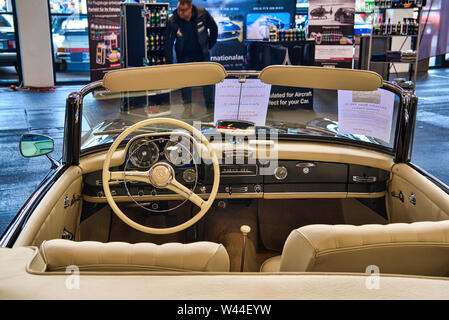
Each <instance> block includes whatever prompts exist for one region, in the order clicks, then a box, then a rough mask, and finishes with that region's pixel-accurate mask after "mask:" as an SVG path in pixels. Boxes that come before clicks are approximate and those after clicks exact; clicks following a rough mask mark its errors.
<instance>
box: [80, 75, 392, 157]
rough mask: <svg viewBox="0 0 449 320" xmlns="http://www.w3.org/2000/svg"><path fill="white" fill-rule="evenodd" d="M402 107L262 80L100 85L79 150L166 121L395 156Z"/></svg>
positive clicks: (88, 104) (376, 94) (387, 99)
mask: <svg viewBox="0 0 449 320" xmlns="http://www.w3.org/2000/svg"><path fill="white" fill-rule="evenodd" d="M399 108H400V98H399V96H398V95H396V94H394V93H393V92H390V91H388V90H386V89H378V90H377V91H373V92H365V91H346V90H318V89H309V88H297V87H279V86H271V85H267V84H264V83H262V82H261V81H260V80H259V79H246V81H245V82H241V81H239V80H238V79H237V78H228V79H225V80H224V81H223V82H221V83H218V84H216V85H212V86H204V87H193V88H176V89H175V88H174V89H168V90H160V91H146V92H132V93H111V92H109V91H107V90H106V89H103V88H101V90H100V89H99V90H96V91H94V92H93V93H89V94H88V95H87V96H86V97H85V98H84V102H83V122H82V131H83V137H82V143H81V149H82V150H81V151H86V150H88V149H90V148H94V147H98V146H101V145H107V144H110V143H112V141H113V140H114V139H115V137H116V136H117V135H118V134H120V133H121V132H122V131H123V130H124V129H126V128H127V127H129V126H131V125H133V124H135V123H137V122H139V121H141V120H144V119H149V118H157V117H164V118H165V117H168V118H174V119H178V120H182V121H184V122H187V123H189V124H191V125H193V126H194V127H196V128H198V129H200V130H201V132H202V133H203V134H205V135H206V136H211V135H214V136H216V135H217V133H218V132H221V134H222V133H223V132H225V133H231V134H232V133H235V132H236V130H237V128H238V130H242V129H244V130H246V131H245V132H246V133H249V134H255V135H257V134H261V133H263V134H265V135H266V134H270V133H273V132H275V133H276V134H277V136H278V138H279V139H304V138H306V139H308V140H310V139H312V140H314V139H318V140H326V141H330V142H333V141H338V142H345V143H352V144H361V145H365V146H374V147H378V148H380V149H383V150H385V151H387V152H394V150H395V140H396V138H395V137H396V130H397V125H398V113H399ZM222 120H227V121H222ZM236 124H237V125H236ZM173 129H179V128H174V127H169V126H160V125H158V126H156V127H151V128H145V130H140V131H138V132H136V135H137V134H142V133H143V132H162V131H170V130H173ZM238 130H237V131H238ZM142 131H143V132H142ZM130 138H132V137H129V139H130Z"/></svg>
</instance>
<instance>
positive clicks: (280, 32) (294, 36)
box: [269, 26, 307, 42]
mask: <svg viewBox="0 0 449 320" xmlns="http://www.w3.org/2000/svg"><path fill="white" fill-rule="evenodd" d="M306 40H307V32H306V30H305V29H303V28H292V29H284V28H281V29H278V28H277V27H274V26H272V27H270V29H269V41H270V42H300V41H306Z"/></svg>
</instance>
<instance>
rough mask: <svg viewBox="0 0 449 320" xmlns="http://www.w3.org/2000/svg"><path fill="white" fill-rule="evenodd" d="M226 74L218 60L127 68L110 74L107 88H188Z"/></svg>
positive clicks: (106, 81) (203, 84) (107, 79)
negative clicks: (215, 61)
mask: <svg viewBox="0 0 449 320" xmlns="http://www.w3.org/2000/svg"><path fill="white" fill-rule="evenodd" d="M226 75H227V74H226V70H225V68H224V67H223V66H222V65H221V64H218V63H214V62H195V63H180V64H168V65H160V66H151V67H139V68H126V69H119V70H113V71H109V72H108V73H106V75H105V76H104V78H103V87H105V88H106V89H108V90H110V91H113V92H130V91H145V90H162V89H172V88H185V87H195V86H205V85H212V84H216V83H218V82H220V81H222V80H223V79H224V78H226Z"/></svg>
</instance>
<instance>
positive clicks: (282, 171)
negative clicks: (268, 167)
mask: <svg viewBox="0 0 449 320" xmlns="http://www.w3.org/2000/svg"><path fill="white" fill-rule="evenodd" d="M287 175H288V171H287V168H286V167H284V166H282V167H277V168H276V170H274V176H275V178H276V179H278V180H284V179H285V178H287Z"/></svg>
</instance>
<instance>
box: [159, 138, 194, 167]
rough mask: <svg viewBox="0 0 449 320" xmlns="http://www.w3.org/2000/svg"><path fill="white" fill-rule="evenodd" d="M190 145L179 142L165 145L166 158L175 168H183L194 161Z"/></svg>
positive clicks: (169, 142) (170, 142)
mask: <svg viewBox="0 0 449 320" xmlns="http://www.w3.org/2000/svg"><path fill="white" fill-rule="evenodd" d="M190 147H191V145H190V144H187V145H186V144H185V143H182V142H177V141H172V140H170V141H168V142H167V144H166V145H165V150H164V151H165V152H164V153H165V157H166V158H167V160H168V161H170V162H171V163H172V164H174V165H175V166H183V165H185V164H189V163H190V162H191V161H192V152H191V150H189V149H190Z"/></svg>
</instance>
